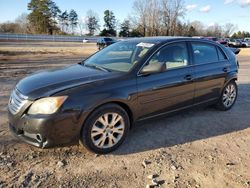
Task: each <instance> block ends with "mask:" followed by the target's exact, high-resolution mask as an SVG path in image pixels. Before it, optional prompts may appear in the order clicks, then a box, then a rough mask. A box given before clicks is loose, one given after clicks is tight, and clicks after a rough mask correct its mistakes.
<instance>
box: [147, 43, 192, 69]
mask: <svg viewBox="0 0 250 188" xmlns="http://www.w3.org/2000/svg"><path fill="white" fill-rule="evenodd" d="M152 63H165V65H166V69H171V68H178V67H184V66H187V65H188V52H187V46H186V43H184V42H181V43H175V44H171V45H168V46H165V47H163V48H162V49H160V50H159V51H158V52H157V53H156V54H155V55H154V56H153V57H152V58H151V59H150V61H149V64H152Z"/></svg>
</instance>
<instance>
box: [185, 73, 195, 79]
mask: <svg viewBox="0 0 250 188" xmlns="http://www.w3.org/2000/svg"><path fill="white" fill-rule="evenodd" d="M192 78H193V77H192V75H191V74H188V75H186V76H185V77H184V79H185V80H192Z"/></svg>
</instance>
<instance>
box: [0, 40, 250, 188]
mask: <svg viewBox="0 0 250 188" xmlns="http://www.w3.org/2000/svg"><path fill="white" fill-rule="evenodd" d="M95 50H96V46H95V45H93V44H80V43H35V42H29V43H24V42H23V43H15V42H12V43H6V42H0V86H1V89H0V187H48V186H50V187H110V188H111V187H112V188H113V187H146V185H147V184H148V185H151V184H152V180H150V179H149V177H148V176H149V175H156V176H157V178H156V180H157V181H158V183H159V184H161V187H211V188H212V187H213V188H214V187H225V188H231V187H232V188H235V187H250V171H249V169H250V114H249V112H250V97H249V96H250V49H243V50H242V52H241V53H240V55H239V61H240V73H239V80H238V84H239V97H238V101H237V103H236V105H235V106H234V108H233V109H232V110H230V111H228V112H221V111H218V110H216V109H214V108H211V107H209V108H198V109H193V110H189V111H187V112H183V113H181V114H179V115H175V116H172V117H166V118H158V119H154V120H151V121H146V122H142V123H140V124H138V125H137V126H135V128H134V129H133V130H132V131H131V133H130V134H129V136H128V139H127V140H126V141H125V143H124V144H123V145H122V146H121V147H120V148H119V149H118V150H117V151H115V152H114V153H112V154H109V155H106V156H96V155H93V154H91V153H88V152H87V151H86V150H85V149H84V148H82V147H81V146H79V145H77V144H76V145H72V146H66V147H60V148H54V149H44V150H43V149H39V148H35V147H33V146H29V145H27V144H25V143H22V142H20V141H19V140H17V139H15V138H14V137H13V136H12V135H11V134H10V132H9V130H8V118H7V103H8V98H9V94H10V91H11V90H12V89H13V87H14V85H15V83H16V82H17V81H18V80H20V79H21V78H23V77H25V76H26V75H28V74H30V73H33V72H35V71H38V70H41V69H48V68H52V67H60V66H64V65H67V64H73V63H77V62H79V61H80V59H82V58H84V57H86V56H87V55H89V54H91V53H93V52H94V51H95Z"/></svg>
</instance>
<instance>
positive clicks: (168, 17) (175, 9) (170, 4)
mask: <svg viewBox="0 0 250 188" xmlns="http://www.w3.org/2000/svg"><path fill="white" fill-rule="evenodd" d="M161 5H162V6H161V7H162V10H161V11H162V15H163V23H164V26H165V29H166V35H175V30H176V26H177V23H178V21H179V19H180V18H181V17H183V16H184V14H185V12H184V11H185V9H184V2H183V0H161Z"/></svg>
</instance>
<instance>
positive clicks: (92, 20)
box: [86, 10, 100, 36]
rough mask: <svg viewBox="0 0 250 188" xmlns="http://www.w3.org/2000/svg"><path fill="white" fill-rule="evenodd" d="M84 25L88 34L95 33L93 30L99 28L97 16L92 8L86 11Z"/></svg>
mask: <svg viewBox="0 0 250 188" xmlns="http://www.w3.org/2000/svg"><path fill="white" fill-rule="evenodd" d="M86 26H87V29H88V31H89V33H88V34H89V35H90V36H93V35H94V34H95V31H97V30H99V29H100V25H99V19H98V16H97V14H96V13H94V12H93V11H92V10H89V11H88V12H87V16H86Z"/></svg>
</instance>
